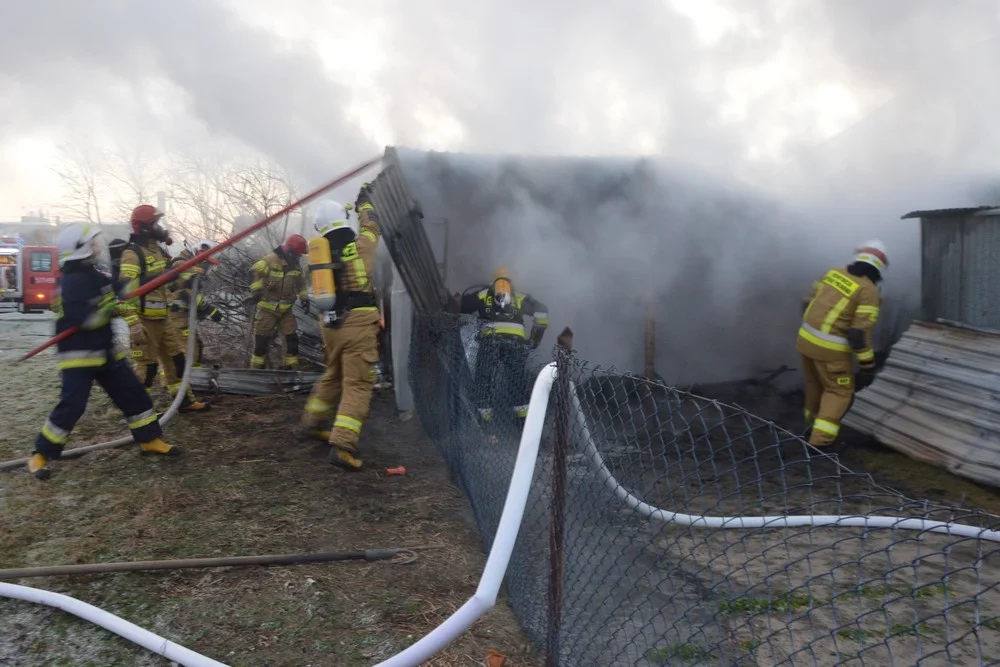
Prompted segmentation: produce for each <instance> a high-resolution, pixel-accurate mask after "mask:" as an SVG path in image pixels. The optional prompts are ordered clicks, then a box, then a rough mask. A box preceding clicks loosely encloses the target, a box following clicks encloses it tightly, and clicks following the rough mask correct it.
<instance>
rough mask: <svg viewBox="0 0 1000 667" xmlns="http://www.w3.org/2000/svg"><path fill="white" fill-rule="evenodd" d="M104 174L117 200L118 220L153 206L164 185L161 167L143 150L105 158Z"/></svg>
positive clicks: (115, 203)
mask: <svg viewBox="0 0 1000 667" xmlns="http://www.w3.org/2000/svg"><path fill="white" fill-rule="evenodd" d="M102 172H103V174H104V176H105V178H106V180H107V182H108V184H109V186H110V187H111V188H112V189H113V190H114V192H115V193H116V196H115V197H114V201H113V204H112V207H113V210H114V212H115V213H116V216H117V219H118V220H128V217H129V215H130V214H131V212H132V209H133V208H135V207H136V206H138V205H139V204H147V203H150V202H151V200H152V198H153V196H154V193H155V192H156V190H157V184H159V183H161V182H162V181H163V171H162V165H160V164H157V163H156V161H155V160H154V159H152V157H151V156H150V155H149V154H148V152H147V151H144V150H143V149H142V148H136V149H134V150H130V151H125V150H123V149H122V148H120V147H119V148H118V149H117V150H114V151H111V152H109V153H107V154H106V156H105V161H104V164H103V165H102Z"/></svg>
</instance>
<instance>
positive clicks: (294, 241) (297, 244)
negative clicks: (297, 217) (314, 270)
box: [281, 234, 309, 255]
mask: <svg viewBox="0 0 1000 667" xmlns="http://www.w3.org/2000/svg"><path fill="white" fill-rule="evenodd" d="M281 249H282V250H284V251H285V252H292V253H295V254H296V255H304V254H306V253H307V252H309V246H308V245H307V244H306V240H305V238H304V237H302V236H299V235H298V234H292V235H291V236H289V237H288V238H287V239H285V244H284V245H283V246H281Z"/></svg>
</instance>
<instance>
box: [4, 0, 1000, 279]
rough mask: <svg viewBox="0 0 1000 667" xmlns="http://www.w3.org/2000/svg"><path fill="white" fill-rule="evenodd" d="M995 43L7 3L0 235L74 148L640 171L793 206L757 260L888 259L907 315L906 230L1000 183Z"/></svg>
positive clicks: (817, 7)
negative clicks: (884, 249)
mask: <svg viewBox="0 0 1000 667" xmlns="http://www.w3.org/2000/svg"><path fill="white" fill-rule="evenodd" d="M720 8H721V10H720ZM998 30H1000V14H998V4H997V2H996V1H995V0H948V1H937V0H878V1H877V2H874V1H864V0H810V1H804V0H755V1H754V2H741V1H736V0H732V1H731V2H714V1H712V0H676V1H672V0H665V1H660V2H651V1H650V2H631V3H612V2H596V1H595V0H587V1H580V0H576V1H570V0H548V1H545V2H539V1H538V0H533V1H530V2H529V1H527V0H506V1H505V2H482V3H470V2H462V1H461V0H436V1H433V2H420V3H417V2H412V1H411V0H368V1H362V0H344V1H343V2H338V3H336V4H335V5H332V4H331V3H325V2H320V1H319V0H284V1H283V2H281V3H273V2H270V1H268V0H244V1H242V2H237V0H174V1H172V2H169V3H152V2H122V1H120V0H91V1H90V2H86V3H84V2H76V1H74V0H33V1H32V2H30V3H29V2H7V3H2V4H0V121H2V122H0V178H3V179H4V182H5V183H7V184H8V188H5V189H4V190H3V191H0V217H7V218H9V217H13V216H16V215H19V214H20V213H22V212H23V211H24V210H26V209H28V208H35V207H38V206H46V205H51V204H54V203H55V202H54V201H53V199H57V198H58V195H59V193H58V191H57V189H56V185H57V184H54V183H53V182H52V179H51V175H46V174H47V172H48V170H47V166H48V162H47V161H51V159H52V157H53V153H52V151H53V148H52V147H53V145H58V144H59V143H61V142H64V141H67V140H78V139H83V140H88V141H89V140H100V141H104V142H106V143H107V142H113V143H116V144H118V145H121V146H124V147H125V149H128V147H129V146H135V145H137V144H138V143H139V142H141V143H142V144H143V145H144V146H146V147H152V150H153V151H154V152H155V151H157V150H159V151H167V150H173V151H180V152H184V151H198V150H204V149H205V147H206V146H214V147H221V148H233V149H240V150H245V151H252V152H255V153H259V154H261V155H263V156H265V157H267V158H269V159H271V160H274V161H275V162H278V163H280V164H282V165H283V166H285V167H286V168H288V169H289V170H290V171H292V172H293V173H295V174H297V175H298V176H299V177H300V179H301V182H302V184H303V185H304V186H305V187H310V186H312V185H315V184H318V183H320V182H321V181H323V180H326V179H328V178H329V177H331V176H333V175H335V174H336V173H338V172H339V171H342V170H344V169H346V168H348V167H350V166H353V164H354V163H356V162H357V161H359V160H361V159H364V158H366V157H368V156H370V155H372V154H376V153H379V152H381V150H382V147H383V146H384V145H385V144H403V145H407V146H412V147H417V148H427V149H441V150H464V151H470V152H489V153H515V154H562V155H615V154H618V155H630V154H637V153H647V154H657V155H662V156H665V157H666V158H668V159H669V161H670V163H671V165H672V168H673V169H677V168H680V169H682V170H683V169H685V168H687V169H689V170H690V173H691V174H693V175H696V174H711V178H710V179H707V180H712V181H713V182H715V183H717V184H722V185H720V187H721V188H722V189H724V190H726V191H729V192H735V193H739V194H738V196H739V197H743V198H745V199H746V200H747V201H750V200H753V201H754V202H767V204H766V205H765V204H761V205H759V206H760V207H758V208H755V209H754V210H753V211H750V212H748V213H747V214H746V217H747V218H749V219H753V220H762V219H763V217H766V216H764V213H763V212H764V211H769V210H771V209H770V208H767V207H770V206H775V207H778V208H779V209H780V210H781V211H782V212H781V213H780V214H774V215H773V216H771V217H772V219H771V220H770V222H769V223H768V224H767V225H762V224H757V225H756V226H754V227H753V229H754V230H756V231H754V232H747V231H746V228H743V231H742V232H741V233H742V234H744V236H745V237H735V238H741V239H742V241H741V243H742V244H744V245H746V246H748V247H753V248H758V249H759V248H767V247H775V248H777V247H781V248H785V250H784V251H783V252H785V253H793V254H794V253H795V252H796V250H795V249H796V248H799V249H800V255H801V256H799V257H797V259H796V262H797V264H801V265H808V266H814V265H815V264H816V263H825V262H839V261H842V259H843V256H844V255H845V254H846V253H848V252H849V251H850V249H851V247H852V246H853V244H856V243H857V242H859V241H861V240H863V239H864V238H868V237H871V236H882V237H883V238H885V240H886V241H887V243H889V246H890V251H891V252H894V253H895V255H894V267H893V279H892V280H890V281H888V282H887V285H886V290H887V293H891V291H892V290H893V289H896V290H900V289H903V290H904V292H905V294H906V296H907V298H910V299H912V296H913V286H914V284H915V283H916V277H917V275H918V274H917V270H918V262H917V241H918V239H917V233H916V227H915V225H914V223H912V222H905V223H904V222H900V221H899V219H898V218H899V216H900V214H902V213H904V212H906V211H907V210H911V209H915V208H925V207H938V206H951V205H963V204H968V203H984V202H982V201H978V199H979V198H981V197H983V196H986V195H985V194H984V193H986V192H990V190H989V187H990V186H991V182H992V180H995V179H993V174H995V173H996V169H997V167H998V166H1000V165H998V162H1000V158H998V157H996V156H998V155H1000V151H998V148H1000V145H998V144H1000V141H998V139H997V132H996V131H995V129H994V128H995V127H996V124H997V123H996V118H995V116H996V113H995V109H996V108H997V104H996V103H997V102H1000V89H998V87H1000V78H998V77H997V75H996V72H997V70H998V67H997V66H998V65H1000V40H998V39H996V38H995V35H997V33H998ZM43 176H44V177H45V178H47V179H48V180H47V181H46V180H45V178H43ZM692 178H701V177H697V176H692ZM713 187H714V186H713ZM564 194H565V193H564ZM343 196H344V197H347V196H349V195H347V193H346V191H345V192H344V193H343ZM679 205H680V206H682V208H683V207H687V206H688V205H687V204H686V203H680V204H679V203H678V201H677V200H676V199H675V200H673V201H671V202H669V203H667V204H664V207H665V208H667V209H670V210H672V211H674V213H676V210H677V209H676V207H677V206H679ZM755 206H757V204H755ZM671 207H673V208H671ZM761 207H763V208H761ZM727 210H728V209H727ZM605 214H606V215H611V213H610V212H602V215H605ZM691 219H692V220H700V219H702V218H700V217H696V218H691ZM733 238H734V237H732V235H730V240H731V241H732V240H733ZM793 240H794V242H795V243H799V244H801V245H794V244H792V241H793ZM669 241H670V237H669V236H668V235H665V236H664V237H662V238H657V239H656V242H657V243H656V244H654V245H659V246H662V245H664V244H666V245H667V246H669ZM629 242H630V243H633V244H636V245H642V246H647V245H649V244H644V243H642V241H641V240H640V241H635V240H633V241H629ZM790 244H791V245H790ZM733 247H735V246H733ZM699 248H702V246H701V245H699ZM699 252H701V250H700V251H699ZM727 252H730V251H727ZM758 252H760V250H758ZM730 265H731V263H730ZM713 266H715V267H717V268H716V269H715V270H718V271H725V269H726V266H728V265H726V263H725V262H723V263H721V264H720V263H719V262H716V263H715V264H713ZM718 267H721V268H718ZM725 275H726V276H727V279H726V280H719V281H716V283H715V285H716V286H715V287H714V288H713V289H717V290H718V291H719V293H720V294H722V295H725V294H730V296H731V295H732V292H731V290H729V287H728V286H729V285H730V283H731V280H736V279H737V278H738V276H737V275H736V273H735V272H729V273H726V274H725ZM539 278H544V276H541V275H540V276H539ZM901 286H904V287H901ZM720 298H721V297H720Z"/></svg>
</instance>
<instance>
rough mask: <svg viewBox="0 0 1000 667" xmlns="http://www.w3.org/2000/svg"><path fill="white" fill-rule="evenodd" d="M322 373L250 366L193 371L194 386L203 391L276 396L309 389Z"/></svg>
mask: <svg viewBox="0 0 1000 667" xmlns="http://www.w3.org/2000/svg"><path fill="white" fill-rule="evenodd" d="M322 375H323V374H322V373H309V372H301V371H272V370H256V369H249V368H220V369H218V370H215V369H210V368H195V369H192V370H191V387H192V388H194V389H195V391H198V392H200V393H205V394H211V393H214V392H216V391H217V392H219V393H222V394H238V395H241V396H272V395H275V394H297V393H302V392H308V391H309V390H311V389H312V386H313V384H314V383H315V382H316V381H317V380H319V378H320V377H321V376H322Z"/></svg>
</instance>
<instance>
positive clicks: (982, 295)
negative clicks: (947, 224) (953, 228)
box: [961, 215, 1000, 329]
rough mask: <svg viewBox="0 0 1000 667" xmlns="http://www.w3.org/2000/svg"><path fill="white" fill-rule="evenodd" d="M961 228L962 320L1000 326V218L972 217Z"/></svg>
mask: <svg viewBox="0 0 1000 667" xmlns="http://www.w3.org/2000/svg"><path fill="white" fill-rule="evenodd" d="M962 231H963V242H962V264H963V267H962V268H963V271H962V320H961V321H964V322H965V323H966V324H971V325H972V326H976V327H989V328H991V329H1000V262H998V261H997V259H998V257H1000V217H998V216H995V215H991V216H972V217H970V218H968V219H967V220H966V221H965V222H964V223H963V230H962Z"/></svg>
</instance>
